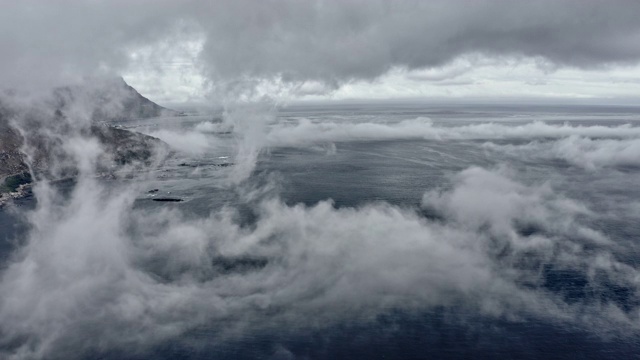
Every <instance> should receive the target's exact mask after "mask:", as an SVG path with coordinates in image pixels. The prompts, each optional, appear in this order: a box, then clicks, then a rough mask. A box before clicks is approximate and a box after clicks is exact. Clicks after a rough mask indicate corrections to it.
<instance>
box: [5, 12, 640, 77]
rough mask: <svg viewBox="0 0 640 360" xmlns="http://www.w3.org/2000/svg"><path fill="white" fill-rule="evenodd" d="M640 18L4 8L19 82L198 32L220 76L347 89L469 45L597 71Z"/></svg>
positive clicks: (209, 67)
mask: <svg viewBox="0 0 640 360" xmlns="http://www.w3.org/2000/svg"><path fill="white" fill-rule="evenodd" d="M639 17H640V3H638V2H635V1H577V0H573V1H561V2H558V1H535V2H533V1H501V0H485V1H455V2H454V1H428V2H427V1H403V2H400V1H358V0H348V1H292V0H284V1H269V0H267V1H215V2H210V3H209V4H204V3H203V2H199V1H182V2H169V1H137V2H134V3H133V4H132V3H131V2H125V1H109V2H107V1H89V2H74V1H24V2H11V3H4V4H3V9H2V12H1V14H0V48H1V49H2V53H3V56H2V57H0V69H1V70H0V74H1V80H2V83H3V85H5V86H6V85H7V84H12V85H14V86H15V85H16V84H18V83H28V82H35V83H42V82H43V81H45V80H51V81H61V79H63V80H68V79H73V78H74V77H81V76H83V75H87V74H92V75H93V74H95V73H96V72H107V73H108V72H118V71H122V70H123V69H124V68H126V65H127V63H128V55H129V54H130V52H131V51H133V50H134V49H136V48H140V47H143V46H147V45H153V44H159V43H162V44H165V45H167V44H168V45H169V47H171V46H173V45H175V46H176V47H177V46H178V44H179V42H180V41H181V40H184V38H185V36H189V35H193V34H194V33H195V32H196V31H197V32H198V33H199V34H200V36H202V37H203V38H204V47H203V49H202V52H201V53H200V57H199V58H200V60H201V64H200V65H201V69H202V70H204V72H205V73H206V75H207V76H208V77H209V78H210V79H211V80H213V82H214V84H217V83H219V82H221V81H223V82H225V83H232V82H234V81H235V82H238V81H240V82H243V83H245V84H246V83H250V82H247V81H246V80H247V79H256V78H258V79H259V78H269V79H279V80H282V81H285V82H302V81H305V80H320V81H322V82H325V83H327V84H331V85H339V84H341V83H343V82H344V81H348V80H350V79H372V78H375V77H377V76H379V75H381V74H383V73H385V72H386V71H388V70H389V69H390V68H392V67H403V68H408V69H416V68H425V67H437V66H441V65H443V64H446V63H448V62H449V61H451V60H452V59H454V58H455V57H457V56H459V55H461V54H467V53H482V54H485V55H489V56H533V57H541V58H543V59H546V60H547V61H548V62H550V63H552V64H554V65H559V66H564V65H569V66H579V67H587V68H589V67H598V66H602V65H606V64H611V63H626V62H636V61H637V60H638V59H640V22H639V21H637V19H638V18H639ZM164 50H165V51H166V50H167V47H166V46H164ZM176 51H180V50H179V49H177V50H176ZM159 55H161V54H159Z"/></svg>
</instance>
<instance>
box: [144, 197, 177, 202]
mask: <svg viewBox="0 0 640 360" xmlns="http://www.w3.org/2000/svg"><path fill="white" fill-rule="evenodd" d="M151 200H153V201H159V202H182V201H184V200H182V199H180V198H172V197H159V198H153V199H151Z"/></svg>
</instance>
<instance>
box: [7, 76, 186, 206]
mask: <svg viewBox="0 0 640 360" xmlns="http://www.w3.org/2000/svg"><path fill="white" fill-rule="evenodd" d="M79 101H83V102H84V103H82V104H83V105H85V104H87V105H86V106H87V107H88V108H90V109H92V111H91V112H90V114H91V115H90V119H87V121H86V122H85V123H84V124H82V125H81V126H79V127H80V128H79V129H78V128H74V126H73V125H72V124H73V123H72V122H71V121H69V118H68V115H67V114H68V113H71V111H72V110H71V109H72V108H71V106H72V105H77V104H74V102H79ZM21 111H22V112H21ZM162 115H178V113H177V112H175V111H172V110H169V109H166V108H163V107H161V106H160V105H157V104H155V103H153V102H152V101H150V100H148V99H146V98H145V97H143V96H142V95H140V94H139V93H138V92H137V91H136V90H135V89H133V88H132V87H130V86H129V85H127V84H126V83H125V82H124V80H122V79H117V80H113V81H111V82H107V84H106V85H104V84H102V85H101V86H96V87H90V88H89V89H88V90H86V91H85V90H84V89H82V88H79V87H75V88H73V87H65V88H58V89H56V90H55V91H54V93H53V96H52V100H51V101H50V102H49V103H47V105H46V106H42V109H38V111H31V110H30V109H26V110H25V109H19V108H15V107H14V108H12V107H10V106H8V105H7V104H6V103H4V102H3V101H2V98H1V97H0V194H1V195H0V205H1V204H2V203H3V202H6V200H7V199H10V198H12V197H16V196H20V194H21V193H24V188H25V185H27V184H28V183H30V182H31V181H32V179H31V174H32V173H33V174H35V175H36V179H37V178H38V176H39V175H42V176H48V177H51V178H59V177H66V176H74V175H75V174H77V169H76V168H75V167H74V164H73V161H67V160H69V159H68V157H69V156H68V155H67V154H65V151H64V147H63V145H64V143H65V141H66V139H68V138H71V137H72V136H81V137H89V138H94V139H96V140H97V141H98V142H99V144H100V145H101V147H102V149H103V150H104V152H103V154H102V155H101V156H100V158H99V159H98V164H97V169H96V170H97V171H98V172H100V173H103V174H104V173H105V172H107V173H108V172H114V171H117V170H119V169H122V168H124V167H125V166H128V167H129V168H134V169H135V168H137V167H145V166H149V165H151V164H152V163H153V162H157V161H160V160H162V158H163V157H166V155H167V154H168V146H167V145H166V144H165V143H164V142H162V141H161V140H159V139H156V138H154V137H151V136H147V135H144V134H140V133H136V132H132V131H129V130H125V129H120V128H115V127H112V126H109V125H108V122H110V121H118V122H122V121H126V120H127V119H133V118H148V117H155V116H162ZM14 118H20V119H22V120H24V121H23V123H21V128H22V129H26V130H23V131H24V133H21V132H20V131H18V130H17V129H16V127H14V126H12V123H11V121H12V119H14ZM25 144H28V149H29V151H28V152H27V153H29V155H28V156H27V155H26V152H25V151H23V146H24V145H25ZM65 157H66V158H65ZM27 164H30V165H31V167H29V166H28V165H27ZM54 165H55V166H54ZM3 199H4V200H3Z"/></svg>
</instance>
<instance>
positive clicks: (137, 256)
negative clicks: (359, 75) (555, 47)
mask: <svg viewBox="0 0 640 360" xmlns="http://www.w3.org/2000/svg"><path fill="white" fill-rule="evenodd" d="M638 116H640V115H639V114H638V112H637V111H636V109H633V108H631V109H629V108H626V109H619V111H618V112H613V111H608V112H605V113H601V112H598V111H597V109H594V108H589V109H584V108H563V109H560V110H558V109H555V111H554V112H549V111H548V109H545V108H540V107H532V108H526V107H513V108H509V109H508V110H506V111H505V110H504V109H496V108H491V107H472V106H469V107H464V106H460V107H458V108H454V107H452V106H449V107H444V108H438V107H434V106H431V107H425V106H419V105H415V104H414V105H405V106H404V107H400V108H395V109H392V110H389V108H385V109H384V110H383V109H382V108H379V107H375V106H359V107H357V108H355V109H354V108H345V107H344V106H342V107H341V106H333V107H331V106H324V107H290V108H284V109H280V110H279V111H278V110H276V109H274V108H269V107H266V108H265V107H260V108H255V107H254V108H240V109H237V110H234V112H232V113H226V114H222V115H221V116H210V115H202V116H193V117H179V118H156V119H150V120H141V121H139V122H138V123H135V122H134V123H130V124H127V126H130V127H131V128H132V129H133V130H135V131H140V132H143V133H148V134H152V135H154V136H157V137H159V138H160V139H162V140H164V141H166V142H167V143H168V144H169V145H170V146H171V147H172V149H173V150H174V151H175V152H176V153H175V154H174V156H173V157H171V158H169V159H168V160H167V161H166V162H165V163H163V164H162V165H158V166H157V167H154V168H152V169H151V170H148V171H144V172H129V173H127V175H126V176H119V177H116V178H114V179H111V180H108V179H104V178H96V177H95V176H94V175H95V164H94V161H93V160H94V159H95V157H97V156H99V153H100V149H99V148H95V151H93V152H87V151H85V150H83V151H76V150H74V149H75V148H74V145H73V144H74V143H73V142H69V145H68V151H69V152H70V153H72V154H76V156H78V157H77V158H76V159H75V162H76V163H77V164H78V166H79V168H80V173H79V175H78V177H77V178H76V180H75V181H73V182H62V183H60V182H57V183H50V182H46V181H42V182H39V183H38V184H37V185H36V186H35V187H34V189H33V194H34V197H32V198H27V199H23V200H21V201H20V202H18V203H17V205H16V206H13V207H7V208H4V209H2V210H1V212H0V223H1V224H3V226H2V231H1V232H0V233H1V234H0V235H1V237H0V239H2V241H3V243H2V248H1V249H2V252H3V253H2V256H1V257H0V258H1V259H2V269H3V270H2V280H1V281H0V293H2V294H3V296H2V298H1V300H0V349H1V351H2V356H3V357H6V358H14V359H21V358H69V357H81V358H83V357H84V358H92V357H96V356H98V357H101V358H114V359H115V358H147V357H155V358H210V357H211V356H214V357H220V358H255V357H261V358H262V357H264V358H270V357H273V358H318V357H322V358H327V357H356V358H358V357H359V358H369V357H371V356H377V355H378V354H384V355H385V356H388V357H391V358H411V357H423V356H425V355H429V354H437V355H439V356H441V355H443V354H444V356H446V357H454V358H462V357H466V356H469V355H470V354H474V355H475V356H478V357H494V356H496V354H503V355H504V356H506V357H540V356H548V355H550V354H553V355H554V357H558V358H571V357H573V356H575V355H576V354H580V355H581V356H584V357H591V358H607V357H610V356H611V354H615V355H616V356H622V357H627V356H630V355H631V354H633V353H634V352H637V350H638V342H637V339H638V332H639V331H640V329H639V326H638V324H639V322H638V321H639V318H638V316H639V314H640V313H639V311H640V297H639V293H638V291H639V290H640V287H639V286H640V285H639V283H638V281H639V279H640V272H639V270H638V268H637V260H638V258H639V256H640V249H639V247H638V245H637V239H638V236H640V228H639V226H638V225H637V218H638V216H639V215H640V210H639V209H640V192H639V191H638V190H637V189H636V186H635V184H637V183H638V181H640V172H639V171H638V169H639V168H638V166H637V165H638V163H637V159H638V158H640V156H639V155H640V153H639V152H638V151H639V148H638V146H637V144H636V142H637V141H640V130H639V129H640V127H638V121H640V117H638ZM256 119H262V120H261V121H262V122H261V124H262V125H261V126H259V127H253V126H252V127H250V129H248V128H247V127H246V126H245V125H244V124H246V123H245V121H250V123H251V124H253V123H255V122H256V121H257V120H256ZM77 141H90V140H81V139H78V140H77ZM89 145H91V143H82V144H80V143H77V147H78V148H79V149H87V148H91V147H90V146H89ZM221 164H234V165H229V166H227V165H225V166H221ZM154 189H158V192H157V193H154V192H152V193H149V190H154ZM165 195H166V196H171V197H176V198H180V199H182V200H184V201H182V202H176V203H164V202H154V201H152V199H153V198H154V197H157V196H165ZM36 199H37V200H36ZM5 224H6V225H7V226H5ZM9 224H11V225H10V226H9ZM380 339H383V340H380Z"/></svg>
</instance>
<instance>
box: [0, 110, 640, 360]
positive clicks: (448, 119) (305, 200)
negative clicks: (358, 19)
mask: <svg viewBox="0 0 640 360" xmlns="http://www.w3.org/2000/svg"><path fill="white" fill-rule="evenodd" d="M415 116H430V117H431V118H433V119H434V121H435V123H437V124H442V126H445V127H446V126H456V124H476V123H478V122H487V121H494V122H495V121H499V122H502V123H505V124H506V125H505V126H511V125H513V126H517V125H518V124H521V123H523V122H528V121H532V120H542V121H546V122H547V123H550V124H564V123H569V124H571V125H572V126H577V125H580V124H582V125H585V124H586V125H585V126H591V125H593V124H599V125H604V126H617V125H618V124H632V125H633V126H635V125H636V122H637V121H638V120H640V118H638V115H637V109H635V108H612V109H610V108H598V109H596V110H594V109H591V108H589V109H578V110H576V109H570V110H567V109H566V108H551V109H543V108H540V109H537V110H536V109H533V110H532V109H523V108H518V107H514V106H507V107H489V108H486V107H479V108H473V107H469V108H465V109H464V111H461V110H457V109H455V108H451V107H444V108H441V109H440V108H439V109H431V110H429V111H427V110H425V109H424V108H423V107H416V106H407V105H404V106H400V105H398V106H396V107H388V106H378V107H375V106H374V107H372V106H368V107H367V106H352V107H346V108H344V107H343V108H323V107H318V108H294V109H288V110H287V111H285V112H283V113H282V114H281V115H280V121H282V122H292V121H293V122H295V119H297V118H299V117H305V118H312V119H314V121H322V119H325V118H327V119H330V120H331V121H335V119H336V117H340V118H341V120H340V121H343V122H353V123H357V122H374V123H375V122H376V121H389V119H395V120H400V119H404V118H411V117H415ZM517 116H522V117H524V119H525V120H522V119H519V118H514V117H517ZM183 121H189V120H183ZM194 123H195V122H194ZM185 127H187V128H188V127H189V126H186V125H185ZM211 136H217V135H211ZM225 139H226V140H224V141H229V139H228V138H225ZM487 141H490V142H492V143H494V144H497V145H513V146H519V145H526V144H528V143H530V142H531V140H530V139H526V138H525V139H523V138H504V139H485V138H481V137H479V138H475V139H449V140H429V139H385V140H371V139H367V140H358V139H354V140H351V141H336V142H335V143H333V144H332V145H331V146H328V145H327V144H326V143H320V144H308V146H307V145H301V146H295V147H292V146H283V147H273V148H271V149H269V151H267V152H264V153H262V154H261V155H260V157H259V161H258V163H257V166H256V168H255V170H254V172H253V174H252V177H251V178H250V179H249V180H247V181H245V182H244V183H242V184H241V185H240V186H238V187H234V186H229V185H228V184H226V183H224V179H225V178H226V174H227V173H228V172H229V171H231V169H230V168H223V167H218V166H215V161H217V160H215V158H217V155H219V154H209V153H205V154H199V155H193V154H181V155H179V157H180V158H179V159H175V160H170V161H168V162H167V163H166V164H165V165H164V167H163V168H161V169H158V170H157V171H156V172H155V173H154V174H155V175H153V176H151V177H149V176H147V177H146V178H147V180H145V181H146V183H145V185H144V186H143V187H142V188H140V189H139V191H140V192H139V194H138V195H137V199H136V201H135V204H134V209H136V211H140V212H147V213H153V212H155V211H161V210H163V209H167V208H173V209H177V210H179V211H181V212H182V213H183V214H187V215H186V216H190V217H194V218H198V217H205V216H207V215H208V214H209V213H211V212H215V211H218V210H219V209H221V208H223V207H225V206H226V207H233V208H235V209H237V210H238V214H239V218H238V219H237V222H238V223H239V224H241V226H242V227H245V228H247V229H249V228H252V227H254V226H255V223H256V222H257V221H259V220H260V213H259V212H257V211H255V208H254V206H255V204H256V203H257V202H259V201H260V199H262V198H271V197H278V198H280V199H281V200H282V201H283V202H284V203H285V204H287V205H288V206H295V205H296V204H305V205H307V206H314V205H316V204H317V203H318V202H322V201H325V200H328V199H331V200H332V201H333V206H334V207H335V208H347V209H348V208H354V209H359V208H361V207H363V206H366V205H367V204H376V203H385V204H391V205H393V206H395V207H398V208H401V209H405V210H406V211H409V212H414V213H415V214H417V215H416V216H421V217H424V218H425V219H426V220H425V221H427V220H428V221H435V222H442V223H445V224H446V223H447V222H448V221H450V220H449V219H447V218H446V214H444V215H443V214H441V213H432V212H430V210H429V209H425V208H424V207H422V205H421V204H422V197H423V194H424V193H425V192H427V191H430V190H436V191H447V189H452V188H453V187H454V186H456V183H455V176H456V174H459V173H460V172H462V171H464V170H465V169H468V168H470V167H480V168H483V169H496V168H499V167H501V166H502V167H505V166H506V167H508V168H509V169H510V170H509V171H511V173H512V174H513V176H512V177H513V179H514V181H517V182H518V183H520V184H523V186H536V185H540V184H547V185H548V186H550V187H551V188H553V191H554V192H555V193H558V194H562V196H564V197H566V198H569V199H573V200H575V201H577V202H579V203H581V204H584V205H585V206H586V207H587V208H588V209H589V210H590V211H591V213H589V214H586V215H584V216H583V217H581V218H578V219H577V220H576V221H577V222H578V223H583V224H585V226H589V227H590V228H592V229H594V230H596V231H599V232H601V233H602V234H604V235H605V236H606V237H607V238H608V239H609V240H610V241H611V243H612V244H613V245H598V244H595V245H593V244H591V245H588V244H587V245H584V246H585V249H586V250H581V251H584V254H591V252H597V251H604V250H602V249H606V251H607V254H609V256H611V257H613V258H615V259H616V260H617V261H619V262H620V263H621V264H624V265H626V266H628V267H629V268H630V269H633V270H635V269H638V266H640V264H638V261H639V260H640V246H639V244H640V225H639V224H640V223H639V222H637V217H638V215H639V214H640V211H638V212H634V211H631V210H630V209H634V208H636V207H637V204H640V188H638V186H637V184H639V183H640V168H637V167H634V166H604V167H601V168H597V169H595V170H593V169H585V168H581V167H580V166H578V165H576V163H572V162H571V161H568V160H567V159H564V158H562V157H561V156H560V157H555V158H554V157H546V158H545V157H537V156H536V155H537V154H538V152H536V151H537V150H535V149H534V150H533V153H532V154H531V156H528V155H527V156H524V155H522V153H515V152H510V151H495V150H491V149H488V148H487V147H486V146H485V145H484V144H486V142H487ZM544 141H548V142H549V143H548V144H549V145H548V147H551V146H553V143H554V141H556V139H544ZM545 146H547V145H544V143H543V145H542V147H541V149H544V147H545ZM212 155H216V156H214V157H213V158H212ZM638 155H639V156H640V154H638ZM185 158H186V159H188V160H189V161H192V162H193V163H199V164H200V165H198V166H197V169H198V170H197V171H195V170H194V168H191V167H189V168H186V167H181V166H179V164H180V163H181V162H183V161H184V159H185ZM207 161H209V163H207ZM136 181H137V180H135V179H133V180H132V179H121V180H111V181H106V180H105V186H107V187H109V188H115V189H117V188H118V187H119V186H124V185H126V184H130V183H132V182H136ZM268 185H269V186H272V187H269V186H268ZM59 186H61V187H73V184H61V185H59ZM154 188H158V189H160V192H162V193H167V194H169V193H170V194H171V196H177V197H180V198H183V199H184V200H185V201H184V202H181V203H176V204H168V203H158V202H153V201H151V197H150V195H149V194H146V190H147V189H154ZM252 188H253V189H263V190H264V189H267V188H268V190H264V191H263V192H262V193H261V194H260V195H257V198H256V197H254V198H251V199H247V197H246V196H244V195H243V194H245V193H246V190H247V189H252ZM34 203H35V199H33V198H27V199H24V200H20V201H19V202H18V206H17V208H15V209H12V210H11V211H9V210H7V209H4V210H0V229H1V230H0V261H2V263H3V264H4V265H3V267H4V266H6V264H7V261H8V259H9V257H10V256H11V255H12V254H14V253H15V252H16V251H18V250H19V249H20V247H21V246H22V244H23V243H24V237H25V234H26V233H27V232H28V229H29V225H28V224H27V223H26V220H25V219H24V217H23V215H22V214H23V213H24V212H25V211H27V210H29V209H31V208H33V206H34ZM487 206H488V207H490V206H491V204H487ZM638 209H640V208H638ZM524 220H526V219H524ZM524 220H523V221H524ZM481 231H482V230H481ZM543 231H549V230H544V229H539V228H535V227H534V226H529V227H524V228H522V229H521V233H520V235H521V236H525V237H527V236H534V235H536V234H542V233H543ZM523 234H524V235H523ZM543 235H544V236H548V237H551V238H553V237H554V236H555V237H557V236H565V235H559V234H548V233H544V234H543ZM576 236H580V235H576ZM393 240H394V239H392V238H391V239H389V241H393ZM496 241H499V239H498V240H496ZM589 246H592V249H589ZM504 251H509V249H507V250H504ZM558 251H561V250H558ZM590 251H591V252H590ZM495 256H496V257H495V259H494V258H492V261H495V263H496V264H498V265H499V264H500V261H501V260H500V259H501V258H500V256H501V255H500V254H497V255H495ZM545 259H547V260H548V259H549V258H545ZM547 260H544V259H543V260H540V261H539V262H536V261H537V260H536V255H532V257H531V258H530V259H524V260H522V263H521V264H515V265H514V264H510V265H509V266H514V267H515V268H521V269H525V270H526V271H531V272H537V274H538V275H539V279H541V280H540V282H538V283H536V284H533V285H530V284H525V283H523V284H522V286H523V287H526V286H530V287H532V288H533V289H536V291H539V292H542V293H545V294H550V295H549V296H551V297H554V298H558V299H561V301H562V302H563V303H565V304H568V306H572V305H575V304H578V305H581V304H583V305H584V307H582V309H583V311H586V312H588V311H592V310H591V309H592V308H590V307H589V306H590V305H593V304H596V303H598V304H600V303H609V304H613V305H615V306H617V307H618V308H620V309H622V311H623V312H625V313H626V314H627V315H628V316H629V318H631V319H635V320H634V321H635V322H636V324H633V323H632V324H630V325H629V326H627V327H623V328H621V329H622V330H620V329H614V328H610V327H607V328H603V329H601V328H597V325H596V323H595V322H594V323H593V325H585V324H589V323H588V322H581V321H566V320H563V319H557V320H555V319H553V317H545V318H541V317H538V316H535V315H531V314H527V313H526V312H525V313H523V314H521V316H517V317H510V316H506V317H502V316H497V317H494V316H487V315H485V314H483V313H481V312H478V311H476V310H477V309H474V307H473V306H468V305H463V304H456V303H453V304H447V305H446V306H435V307H429V308H423V307H421V306H419V304H418V305H416V304H414V303H412V301H413V300H412V299H410V298H408V299H407V303H406V306H404V305H398V304H397V303H396V304H395V305H394V306H393V307H390V308H387V309H385V310H382V311H378V312H377V313H376V314H375V315H374V316H371V314H367V315H366V316H359V315H358V314H354V316H350V317H348V318H345V319H344V320H340V319H337V320H335V319H334V321H331V322H328V323H327V324H325V323H324V322H323V321H320V320H319V319H321V318H323V314H322V313H309V314H308V316H307V320H306V321H305V320H301V321H298V322H296V323H293V324H292V323H290V322H287V321H284V320H282V318H280V317H279V316H276V315H277V314H272V313H270V312H269V311H275V312H278V310H277V309H276V310H269V311H265V312H264V313H260V312H258V313H257V314H253V315H252V316H254V319H253V320H252V321H253V322H254V323H255V327H253V328H252V327H251V326H249V327H245V328H243V329H242V330H241V331H239V332H236V333H234V334H233V335H229V334H226V333H225V332H224V331H223V330H224V329H225V328H226V327H233V326H234V324H233V323H229V324H226V323H224V321H223V322H215V323H211V324H206V323H205V324H200V325H198V326H195V327H193V328H190V329H187V330H186V331H184V332H183V333H182V334H181V335H180V336H175V337H170V338H168V339H164V340H162V341H160V342H153V343H151V344H145V345H144V346H138V345H136V344H135V343H134V344H132V345H131V344H129V345H125V346H124V347H122V346H115V345H114V346H113V347H107V348H90V349H88V350H87V349H84V348H83V347H82V346H80V347H79V349H78V350H77V352H76V351H74V350H73V349H65V351H64V352H62V353H64V354H67V356H68V355H69V354H73V355H71V356H72V357H73V356H77V357H81V358H101V359H146V358H158V359H211V358H222V359H293V358H300V359H334V358H341V359H371V358H377V359H378V358H379V359H425V358H451V359H461V358H518V359H520V358H522V359H533V358H553V359H575V358H579V359H611V358H625V359H626V358H638V357H640V336H639V335H640V333H638V330H637V326H638V325H640V324H638V323H637V321H638V320H637V319H638V318H637V315H634V314H637V312H638V309H640V300H639V295H638V294H639V292H640V286H636V285H634V284H632V283H628V282H625V281H619V280H616V279H615V278H614V277H613V275H611V274H604V275H598V274H593V273H587V272H585V271H584V269H582V268H580V267H577V268H573V269H572V268H566V267H562V266H559V265H557V264H556V263H554V262H549V261H547ZM545 261H546V262H545ZM221 266H222V267H221V268H224V271H222V270H220V271H221V273H223V274H226V275H225V276H242V274H244V272H245V271H260V269H261V267H264V266H269V264H268V262H265V263H261V262H260V261H258V262H249V263H243V264H238V263H232V262H230V263H228V264H226V265H225V264H223V265H221ZM247 269H249V270H247ZM148 271H150V272H153V271H154V270H153V267H149V270H148ZM629 271H631V270H629ZM598 276H604V277H603V278H602V279H601V280H597V281H596V280H594V278H598ZM598 279H599V278H598ZM594 284H597V285H598V286H597V287H596V286H595V285H594ZM414 286H417V287H418V286H421V284H419V283H418V284H415V285H414ZM364 296H366V294H364ZM312 300H313V299H309V301H312ZM291 305H292V306H295V305H296V304H291ZM572 316H573V315H572ZM576 316H578V317H579V315H576ZM594 316H596V317H598V316H599V315H598V314H595V315H594ZM230 321H232V320H230ZM93 330H94V331H95V333H94V334H95V335H93V336H100V325H99V324H94V327H93ZM70 343H71V344H82V339H75V342H73V341H72V342H70Z"/></svg>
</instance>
